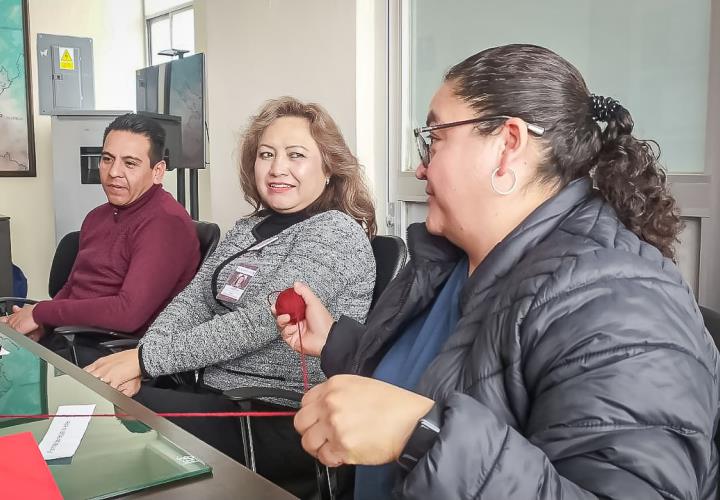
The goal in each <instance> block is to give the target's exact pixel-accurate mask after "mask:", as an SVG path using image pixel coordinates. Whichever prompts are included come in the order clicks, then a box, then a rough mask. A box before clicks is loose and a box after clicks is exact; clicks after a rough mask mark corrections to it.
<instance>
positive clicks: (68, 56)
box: [59, 47, 75, 71]
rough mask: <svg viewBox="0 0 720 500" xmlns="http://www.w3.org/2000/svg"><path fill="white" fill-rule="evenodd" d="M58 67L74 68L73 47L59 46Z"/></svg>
mask: <svg viewBox="0 0 720 500" xmlns="http://www.w3.org/2000/svg"><path fill="white" fill-rule="evenodd" d="M59 51H60V69H67V70H71V71H72V70H74V69H75V49H73V48H67V47H60V48H59Z"/></svg>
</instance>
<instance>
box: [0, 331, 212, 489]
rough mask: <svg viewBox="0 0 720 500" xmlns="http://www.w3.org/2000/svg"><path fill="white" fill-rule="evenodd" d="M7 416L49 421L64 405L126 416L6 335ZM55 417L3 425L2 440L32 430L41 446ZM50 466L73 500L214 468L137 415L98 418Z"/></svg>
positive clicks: (3, 390) (0, 409)
mask: <svg viewBox="0 0 720 500" xmlns="http://www.w3.org/2000/svg"><path fill="white" fill-rule="evenodd" d="M0 346H2V347H3V348H4V349H5V350H6V351H8V353H9V354H7V355H4V356H2V357H0V414H3V415H46V414H52V413H56V412H57V410H58V407H59V406H61V405H88V404H94V405H96V406H95V413H96V414H101V413H111V414H122V413H124V412H123V411H122V410H120V409H119V408H117V407H115V406H114V405H113V404H112V403H111V402H110V401H108V400H107V399H105V398H104V397H102V396H100V395H99V394H97V393H96V392H94V391H92V390H91V389H89V388H88V387H86V386H84V385H83V384H81V383H80V382H78V381H76V380H75V379H73V378H72V377H70V376H69V375H66V374H65V373H63V372H61V371H59V370H58V369H57V368H55V366H53V365H52V364H50V363H48V362H46V361H45V360H43V359H42V358H39V357H38V356H36V355H35V354H33V353H32V352H30V351H28V350H26V349H24V348H22V347H20V346H19V345H17V344H16V343H15V342H13V341H12V340H11V339H10V338H8V337H6V336H4V335H2V334H1V333H0ZM50 422H51V419H50V418H35V419H31V418H5V419H0V436H7V435H10V434H17V433H20V432H26V431H29V432H31V433H32V434H33V436H34V437H35V440H36V441H37V442H38V443H39V442H40V441H41V440H42V438H43V437H44V436H45V433H46V432H47V430H48V427H49V426H50ZM47 463H48V466H49V467H50V471H51V473H52V474H53V477H54V478H55V482H56V483H57V485H58V487H59V488H60V491H61V492H62V494H63V496H64V497H65V498H67V499H72V498H112V497H115V496H118V495H122V494H127V493H130V492H133V491H137V490H141V489H144V488H148V487H151V486H155V485H159V484H164V483H169V482H172V481H176V480H179V479H183V478H189V477H194V476H199V475H204V474H209V473H210V472H211V468H210V467H209V466H208V465H207V464H205V463H203V462H202V461H200V460H198V459H197V458H195V457H193V456H192V455H190V454H189V453H187V452H185V451H184V450H182V449H181V448H179V447H178V446H176V445H174V444H173V443H171V442H170V441H168V440H167V439H166V438H165V437H163V436H162V435H160V434H159V433H158V432H156V431H155V430H153V429H151V428H150V427H148V426H147V425H145V424H143V423H142V422H140V421H138V420H134V419H133V418H132V417H126V416H111V417H93V418H91V419H90V424H89V425H88V428H87V431H86V432H85V435H84V437H83V439H82V441H81V442H80V446H79V448H78V449H77V451H76V452H75V455H74V456H73V457H72V458H67V459H58V460H49V461H48V462H47Z"/></svg>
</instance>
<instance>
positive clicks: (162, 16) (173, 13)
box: [145, 1, 195, 65]
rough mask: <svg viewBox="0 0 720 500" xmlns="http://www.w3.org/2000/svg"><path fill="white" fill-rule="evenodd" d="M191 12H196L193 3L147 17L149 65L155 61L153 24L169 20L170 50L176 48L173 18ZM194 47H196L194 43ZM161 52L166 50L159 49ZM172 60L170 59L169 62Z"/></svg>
mask: <svg viewBox="0 0 720 500" xmlns="http://www.w3.org/2000/svg"><path fill="white" fill-rule="evenodd" d="M188 10H191V11H193V13H194V10H195V4H194V3H193V2H192V1H189V2H184V3H182V4H180V5H176V6H175V7H171V8H169V9H164V10H161V11H158V12H154V13H153V14H151V15H146V16H145V40H147V43H146V49H147V62H148V65H152V60H153V46H152V37H151V33H152V31H151V29H150V26H151V25H152V23H154V22H157V21H161V20H163V19H168V20H169V21H170V47H167V48H168V49H172V48H174V47H173V46H172V45H173V17H175V16H176V15H178V14H180V13H181V12H185V11H188ZM193 45H195V44H194V43H193ZM159 50H165V49H159ZM194 52H195V47H193V53H194ZM169 60H170V59H168V61H169Z"/></svg>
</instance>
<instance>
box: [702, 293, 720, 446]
mask: <svg viewBox="0 0 720 500" xmlns="http://www.w3.org/2000/svg"><path fill="white" fill-rule="evenodd" d="M700 312H701V313H702V317H703V322H704V323H705V328H707V331H708V332H709V333H710V336H711V337H712V339H713V341H714V342H715V347H717V348H718V349H720V313H718V312H717V311H713V310H712V309H708V308H707V307H703V306H700ZM715 444H716V445H717V447H718V449H720V428H718V430H717V432H715Z"/></svg>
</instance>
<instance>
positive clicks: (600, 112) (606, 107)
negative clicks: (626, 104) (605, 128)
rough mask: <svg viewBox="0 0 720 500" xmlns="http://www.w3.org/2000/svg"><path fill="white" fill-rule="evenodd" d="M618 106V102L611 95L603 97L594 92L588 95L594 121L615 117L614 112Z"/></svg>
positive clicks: (605, 120) (603, 120) (608, 119)
mask: <svg viewBox="0 0 720 500" xmlns="http://www.w3.org/2000/svg"><path fill="white" fill-rule="evenodd" d="M620 107H621V106H620V103H619V102H618V101H616V100H615V99H613V98H612V97H603V96H601V95H595V94H592V95H591V96H590V109H591V110H592V117H593V120H595V121H598V122H607V121H610V119H612V118H614V117H615V113H616V112H617V110H618V109H619V108H620Z"/></svg>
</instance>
